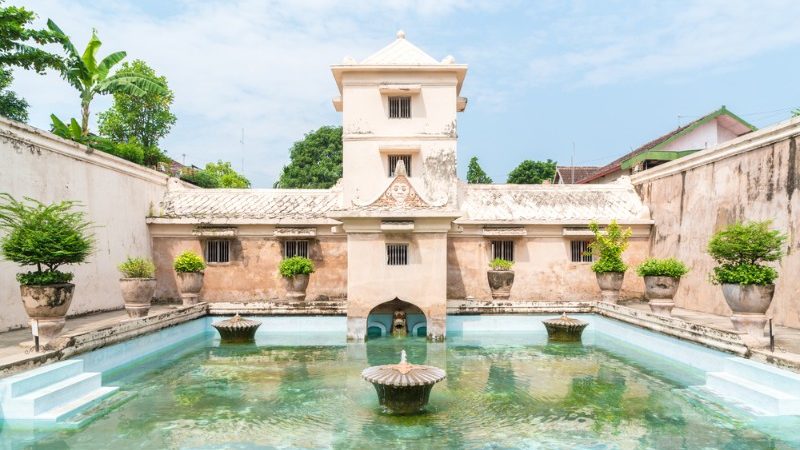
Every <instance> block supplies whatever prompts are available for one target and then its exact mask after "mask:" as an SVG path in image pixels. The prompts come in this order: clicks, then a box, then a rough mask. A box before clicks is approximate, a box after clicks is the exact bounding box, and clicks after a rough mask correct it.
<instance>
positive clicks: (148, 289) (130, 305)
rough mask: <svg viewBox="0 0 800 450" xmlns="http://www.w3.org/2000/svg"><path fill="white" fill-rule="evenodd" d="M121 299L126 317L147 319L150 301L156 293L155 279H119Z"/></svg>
mask: <svg viewBox="0 0 800 450" xmlns="http://www.w3.org/2000/svg"><path fill="white" fill-rule="evenodd" d="M119 286H120V288H121V289H122V299H123V300H124V301H125V311H126V312H127V313H128V317H132V318H136V317H147V313H149V312H150V300H152V298H153V294H154V293H155V292H156V279H155V278H120V279H119Z"/></svg>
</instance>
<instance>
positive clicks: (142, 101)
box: [98, 59, 176, 148]
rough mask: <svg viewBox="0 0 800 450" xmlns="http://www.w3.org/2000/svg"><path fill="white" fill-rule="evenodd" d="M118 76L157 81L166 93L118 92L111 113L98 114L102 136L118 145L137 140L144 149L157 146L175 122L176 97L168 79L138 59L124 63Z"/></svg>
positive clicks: (115, 94) (117, 73)
mask: <svg viewBox="0 0 800 450" xmlns="http://www.w3.org/2000/svg"><path fill="white" fill-rule="evenodd" d="M115 75H116V76H120V77H124V76H140V77H144V78H149V79H152V80H158V82H160V83H161V84H162V85H163V86H164V91H163V92H155V91H154V92H148V93H146V94H144V95H132V94H129V93H127V92H124V91H119V92H115V93H114V104H113V105H112V106H111V108H110V109H109V110H108V111H105V112H101V113H100V114H99V115H98V127H99V130H100V134H102V135H103V136H108V137H109V138H111V139H112V140H114V141H115V142H128V140H129V139H131V138H136V139H137V140H138V141H139V143H140V144H141V145H142V146H143V147H145V148H149V147H156V146H158V141H159V140H160V139H161V138H163V137H164V136H166V135H167V133H169V130H170V128H172V125H174V124H175V121H176V117H175V115H174V114H172V112H170V110H169V107H170V105H172V101H173V100H174V94H173V92H172V90H170V89H169V87H168V86H167V79H166V78H165V77H163V76H157V75H156V73H155V71H154V70H153V69H152V68H150V66H148V65H147V64H146V63H145V62H144V61H141V60H138V59H137V60H135V61H133V62H132V63H127V62H125V63H123V64H122V66H121V67H120V69H119V70H118V71H117V72H116V74H115Z"/></svg>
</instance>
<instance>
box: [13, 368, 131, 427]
mask: <svg viewBox="0 0 800 450" xmlns="http://www.w3.org/2000/svg"><path fill="white" fill-rule="evenodd" d="M102 381H103V380H102V374H100V373H98V372H84V371H83V361H82V360H67V361H59V362H56V363H53V364H49V365H46V366H43V367H39V368H37V369H34V370H31V371H28V372H25V373H21V374H18V375H14V376H11V377H8V378H5V379H2V380H0V409H1V410H2V413H1V414H2V418H3V419H4V420H9V421H15V420H25V421H42V422H61V421H63V420H65V419H67V418H69V417H71V416H73V415H75V414H77V413H79V412H81V411H83V410H85V409H86V408H89V407H90V406H93V405H95V404H96V403H98V402H99V401H101V400H103V399H104V398H106V397H108V396H109V395H111V394H113V393H114V392H116V391H117V389H119V388H117V387H113V386H111V387H104V386H103V385H102Z"/></svg>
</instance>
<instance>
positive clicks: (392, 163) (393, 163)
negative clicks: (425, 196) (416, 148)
mask: <svg viewBox="0 0 800 450" xmlns="http://www.w3.org/2000/svg"><path fill="white" fill-rule="evenodd" d="M397 161H403V164H404V165H405V166H406V175H407V176H409V177H410V176H411V155H389V176H390V177H393V176H394V171H395V169H397Z"/></svg>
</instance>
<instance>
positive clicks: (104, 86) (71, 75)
mask: <svg viewBox="0 0 800 450" xmlns="http://www.w3.org/2000/svg"><path fill="white" fill-rule="evenodd" d="M47 27H48V28H49V29H50V31H52V32H53V33H55V34H56V36H57V37H58V42H59V44H61V46H62V47H63V48H64V51H65V52H66V54H67V56H66V58H65V59H64V63H63V66H62V67H60V72H61V77H62V78H64V79H65V80H67V82H68V83H69V84H70V85H72V87H74V88H75V89H77V90H78V92H79V93H80V98H81V135H82V136H87V135H88V134H89V105H90V104H91V102H92V99H94V96H95V95H98V94H115V93H125V94H128V95H133V96H144V95H148V94H162V95H166V93H167V88H166V86H164V84H163V83H162V82H161V81H160V80H158V79H156V78H152V77H148V76H144V75H142V74H136V73H127V74H124V73H123V74H119V73H115V74H113V75H109V74H110V72H111V69H112V68H113V67H114V66H116V65H117V64H118V63H119V62H120V61H122V60H123V59H124V58H125V56H126V53H125V52H114V53H112V54H110V55H108V56H106V57H105V58H103V59H102V60H101V61H99V62H98V61H97V51H98V50H99V49H100V46H102V45H103V43H102V42H100V39H99V38H98V37H97V32H96V31H92V38H91V39H89V42H88V43H87V44H86V49H85V50H84V51H83V55H81V54H80V53H78V50H77V49H76V48H75V45H74V44H73V43H72V41H71V40H70V38H69V36H67V35H66V34H64V32H63V31H61V28H59V27H58V26H57V25H56V24H55V22H53V21H52V20H48V21H47Z"/></svg>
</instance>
